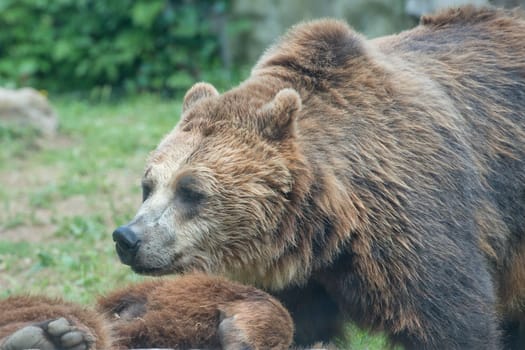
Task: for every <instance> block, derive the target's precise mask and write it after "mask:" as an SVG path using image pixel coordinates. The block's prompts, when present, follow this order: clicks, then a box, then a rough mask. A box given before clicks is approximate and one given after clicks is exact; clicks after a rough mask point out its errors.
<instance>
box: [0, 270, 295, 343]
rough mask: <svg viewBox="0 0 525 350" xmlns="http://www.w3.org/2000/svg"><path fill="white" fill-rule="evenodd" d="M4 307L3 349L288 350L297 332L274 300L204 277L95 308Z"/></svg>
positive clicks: (154, 285) (43, 301)
mask: <svg viewBox="0 0 525 350" xmlns="http://www.w3.org/2000/svg"><path fill="white" fill-rule="evenodd" d="M0 310H1V312H2V314H1V315H0V349H1V350H22V349H42V350H62V349H68V350H81V349H85V350H87V349H100V350H110V349H115V350H116V349H129V348H144V347H147V348H151V347H166V348H167V347H169V348H173V349H195V348H201V349H219V348H220V349H232V350H234V349H261V350H265V349H286V348H288V347H289V346H290V344H291V342H292V335H293V326H292V320H291V318H290V315H289V314H288V313H287V311H286V310H285V309H284V308H283V307H282V305H281V304H280V303H279V302H277V301H276V300H275V299H274V298H272V297H270V296H269V295H268V294H266V293H264V292H262V291H260V290H257V289H255V288H253V287H249V286H245V285H241V284H238V283H233V282H230V281H227V280H225V279H222V278H218V277H210V276H206V275H203V274H190V275H187V276H184V277H180V278H177V279H171V280H167V279H159V280H156V281H147V282H142V283H139V284H135V285H132V286H129V287H128V288H124V289H122V290H119V291H116V292H113V293H111V294H110V295H108V296H105V297H102V298H100V300H99V303H98V306H97V309H96V311H95V310H89V309H87V308H85V307H82V306H79V305H75V304H72V303H68V302H65V301H63V300H58V299H50V298H46V297H36V296H14V297H10V298H7V299H4V300H2V301H0Z"/></svg>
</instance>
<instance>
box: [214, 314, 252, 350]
mask: <svg viewBox="0 0 525 350" xmlns="http://www.w3.org/2000/svg"><path fill="white" fill-rule="evenodd" d="M221 319H222V320H221V322H220V323H219V332H218V333H219V339H220V342H221V348H222V349H223V350H255V349H254V348H253V347H252V346H250V345H249V340H248V336H247V334H246V332H245V331H244V330H243V329H242V327H241V326H240V324H238V322H236V316H232V317H226V318H224V315H221Z"/></svg>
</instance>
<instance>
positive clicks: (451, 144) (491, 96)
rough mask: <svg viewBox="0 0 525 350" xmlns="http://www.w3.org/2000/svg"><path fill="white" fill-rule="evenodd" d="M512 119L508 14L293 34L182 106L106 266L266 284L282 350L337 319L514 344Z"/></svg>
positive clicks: (463, 342) (513, 74)
mask: <svg viewBox="0 0 525 350" xmlns="http://www.w3.org/2000/svg"><path fill="white" fill-rule="evenodd" d="M524 111H525V21H524V20H523V19H522V18H521V17H520V15H519V14H517V13H510V12H505V11H503V10H493V9H475V8H472V7H465V8H461V9H455V10H449V11H445V12H442V13H439V14H437V15H435V16H427V17H423V19H422V21H421V25H420V26H418V27H417V28H415V29H413V30H410V31H406V32H403V33H401V34H399V35H394V36H389V37H384V38H379V39H376V40H371V41H367V40H365V39H364V38H362V37H361V36H360V35H358V34H356V33H355V32H353V31H352V30H351V29H350V28H349V27H348V26H347V25H346V24H345V23H342V22H339V21H333V20H320V21H314V22H309V23H305V24H301V25H298V26H296V27H294V28H292V29H291V30H290V32H289V33H288V34H286V35H285V36H284V37H283V38H282V39H281V40H280V41H279V42H278V43H277V44H276V45H274V46H273V47H271V48H270V49H269V50H268V51H267V52H266V53H265V54H264V55H263V56H262V58H261V59H260V60H259V62H258V63H257V65H256V66H255V68H254V69H253V71H252V74H251V76H250V77H249V78H248V79H247V80H246V81H245V82H243V83H242V84H241V85H240V86H239V87H237V88H234V89H233V90H231V91H228V92H226V93H224V94H222V95H219V94H218V92H217V91H216V90H215V89H214V88H213V87H212V86H210V85H207V84H202V83H201V84H198V85H196V86H195V87H193V88H192V89H191V90H190V91H189V92H188V94H187V96H186V98H185V101H184V107H183V114H182V120H181V121H180V123H179V124H178V125H177V127H176V128H175V129H174V130H173V131H172V132H171V133H170V134H168V136H167V137H166V138H165V139H164V140H163V141H162V142H161V143H160V145H159V146H158V148H157V149H156V150H155V151H154V152H153V153H152V155H151V157H150V159H149V161H148V164H147V167H146V171H145V174H144V178H143V184H144V193H145V195H144V199H145V201H144V204H143V205H142V207H141V208H140V210H139V212H138V214H137V216H136V217H135V219H134V220H133V221H132V222H131V223H129V224H128V225H126V230H129V231H126V232H132V233H131V234H129V235H128V236H126V235H123V234H119V235H117V236H115V238H116V241H117V247H118V249H119V254H121V257H123V261H124V262H125V263H127V264H129V265H131V267H132V268H133V269H134V270H135V271H137V272H140V273H149V274H166V273H181V272H185V271H190V270H193V269H201V270H205V271H212V272H215V273H221V274H225V275H228V276H230V277H232V278H235V279H238V280H241V281H243V282H246V283H253V284H256V285H258V286H261V287H264V288H266V289H268V290H272V291H273V292H274V293H275V295H276V296H277V297H279V298H280V299H281V300H282V301H283V302H284V304H285V306H287V307H288V308H289V309H290V311H291V314H292V316H293V317H294V318H295V322H296V328H297V333H296V341H297V342H298V343H299V344H308V343H311V342H313V341H316V340H324V339H329V338H331V337H332V336H334V335H337V334H339V333H340V331H341V324H342V322H341V320H342V319H352V320H354V321H355V322H357V323H358V324H359V325H361V326H363V327H366V328H368V329H372V330H382V331H386V332H387V334H388V335H389V338H390V340H391V341H392V342H393V343H399V344H403V345H405V346H406V347H407V348H409V349H498V348H500V347H502V346H504V345H507V346H514V347H515V348H520V346H521V347H523V346H524V345H523V344H524V343H523V339H524V338H523V337H524V334H523V332H522V331H521V329H523V328H524V326H523V324H524V323H523V322H524V321H525V318H524V309H523V306H522V305H524V303H523V302H524V301H525V300H524V297H525V268H524V265H523V263H524V262H525V258H524V257H525V247H524V242H523V237H524V233H523V228H524V227H525V216H524V215H523V214H524V213H525V197H524V193H525V164H524V161H525V128H524V120H525V115H524ZM130 242H131V243H130ZM312 300H313V301H314V302H311V301H312ZM318 319H320V320H324V321H326V322H315V321H312V320H318ZM314 322H315V323H314ZM502 331H504V333H502ZM520 344H521V345H520Z"/></svg>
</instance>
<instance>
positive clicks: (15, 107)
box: [0, 88, 58, 136]
mask: <svg viewBox="0 0 525 350" xmlns="http://www.w3.org/2000/svg"><path fill="white" fill-rule="evenodd" d="M2 124H5V125H14V126H19V127H24V128H25V127H28V128H32V129H35V130H37V131H38V132H39V133H41V134H42V135H44V136H53V135H55V134H56V132H57V129H58V118H57V115H56V113H55V112H54V110H53V108H52V107H51V104H50V103H49V101H48V100H47V98H46V97H45V96H44V95H42V94H41V93H39V92H38V91H36V90H35V89H32V88H23V89H19V90H11V89H4V88H0V125H2Z"/></svg>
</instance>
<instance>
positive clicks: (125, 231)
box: [113, 226, 140, 265]
mask: <svg viewBox="0 0 525 350" xmlns="http://www.w3.org/2000/svg"><path fill="white" fill-rule="evenodd" d="M113 241H115V243H116V249H117V253H118V256H119V258H120V261H122V263H124V264H126V265H131V264H132V263H133V260H134V259H135V255H136V254H137V250H138V248H139V245H140V239H139V238H138V237H137V234H136V233H135V232H134V231H133V230H132V229H130V228H129V227H127V226H120V227H119V228H117V229H116V230H115V231H113Z"/></svg>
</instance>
